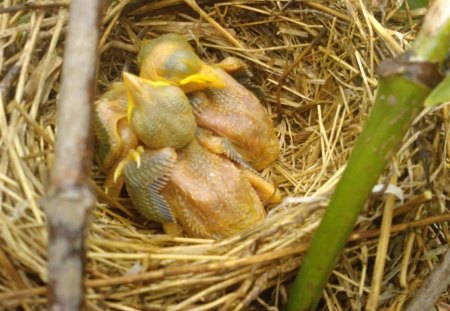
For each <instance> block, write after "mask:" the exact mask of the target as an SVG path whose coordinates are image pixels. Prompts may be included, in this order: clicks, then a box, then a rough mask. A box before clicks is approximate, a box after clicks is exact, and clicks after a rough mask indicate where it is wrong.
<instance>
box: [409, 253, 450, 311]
mask: <svg viewBox="0 0 450 311" xmlns="http://www.w3.org/2000/svg"><path fill="white" fill-rule="evenodd" d="M449 283H450V248H448V249H447V251H446V252H445V254H444V257H443V258H442V261H441V263H440V264H439V266H437V267H436V268H435V269H434V270H433V272H431V273H430V274H429V275H428V276H427V278H426V280H425V282H424V283H423V285H422V286H421V287H420V289H419V290H418V291H417V293H416V295H415V296H414V298H413V300H412V301H411V302H410V304H409V305H408V307H407V308H406V311H421V310H432V309H433V306H434V305H435V304H436V302H437V300H438V299H439V296H440V295H441V294H442V293H443V292H444V291H445V290H446V289H447V286H448V284H449Z"/></svg>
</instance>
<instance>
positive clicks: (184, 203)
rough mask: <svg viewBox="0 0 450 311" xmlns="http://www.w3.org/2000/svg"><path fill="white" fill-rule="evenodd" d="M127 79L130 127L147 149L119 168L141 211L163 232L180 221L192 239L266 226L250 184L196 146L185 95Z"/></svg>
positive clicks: (224, 162)
mask: <svg viewBox="0 0 450 311" xmlns="http://www.w3.org/2000/svg"><path fill="white" fill-rule="evenodd" d="M124 80H125V87H126V89H127V92H128V97H129V99H128V105H129V106H128V120H129V122H130V127H131V128H132V129H133V131H134V132H135V133H136V136H137V137H138V138H139V140H140V141H142V143H143V144H144V145H145V148H142V147H141V148H138V149H137V150H134V151H131V152H130V156H128V157H127V158H126V159H125V160H124V161H122V162H121V165H120V170H122V169H123V172H124V180H125V184H126V186H127V189H128V192H129V194H130V197H131V200H132V201H133V204H134V205H135V206H136V207H137V208H138V210H140V211H141V213H142V214H143V215H144V216H146V217H147V218H149V219H152V220H156V221H160V222H163V223H166V225H165V227H171V228H173V225H170V224H171V223H172V224H173V223H174V222H176V223H177V224H178V225H180V226H181V227H182V228H183V230H184V231H185V232H186V233H187V234H188V235H189V236H193V237H203V238H223V237H226V236H230V235H233V234H235V233H237V232H239V231H241V230H243V229H245V228H249V227H251V226H254V225H256V224H257V223H259V222H260V221H262V219H263V218H264V216H265V210H264V207H263V204H262V203H261V201H260V200H259V198H258V196H257V194H256V192H255V190H254V189H253V188H252V185H251V184H250V182H249V180H248V179H247V178H246V177H245V176H244V175H243V174H242V173H241V171H240V170H239V169H238V168H237V167H236V166H235V165H233V164H232V163H231V162H230V161H229V160H227V159H226V158H222V157H220V156H218V155H215V154H213V153H210V152H209V151H207V150H205V149H204V148H203V147H202V146H201V145H200V144H199V143H198V141H197V139H196V138H195V127H196V123H195V119H194V115H193V113H192V110H191V106H190V104H189V101H188V99H187V97H186V95H185V94H184V93H183V92H182V91H181V90H180V89H179V88H177V87H175V86H170V85H167V84H166V83H165V82H157V83H155V82H151V81H148V80H145V79H142V78H139V77H136V76H133V75H131V74H125V75H124ZM160 83H162V84H160ZM192 124H193V125H192ZM191 127H193V129H192V128H191ZM136 153H138V154H139V161H136V157H135V156H133V154H136Z"/></svg>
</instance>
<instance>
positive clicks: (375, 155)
mask: <svg viewBox="0 0 450 311" xmlns="http://www.w3.org/2000/svg"><path fill="white" fill-rule="evenodd" d="M434 5H435V6H434V7H432V8H431V9H430V11H429V15H433V14H437V13H441V12H442V10H444V11H445V10H449V9H448V7H450V1H449V0H438V1H435V3H434ZM448 15H450V14H448ZM445 16H446V15H445V14H444V17H445ZM440 17H442V15H441V16H440ZM433 19H435V20H433ZM436 20H439V18H433V16H431V17H430V16H427V20H426V22H425V24H424V26H423V29H422V33H421V35H419V40H418V42H416V44H415V45H414V46H413V51H412V52H413V54H415V55H418V56H419V57H418V58H419V59H414V58H412V59H408V61H409V62H411V63H414V64H415V65H417V67H415V68H413V67H408V68H407V72H405V71H404V70H403V68H404V66H403V65H405V64H407V63H401V58H399V61H400V63H398V64H397V66H393V67H394V68H393V70H392V71H391V72H389V73H387V74H385V75H384V76H382V77H381V78H380V81H379V88H378V93H377V97H376V99H375V103H374V106H373V109H372V112H371V114H370V116H369V118H368V120H367V122H366V124H365V126H364V129H363V131H362V133H361V135H360V137H359V138H358V141H357V142H356V145H355V147H354V150H353V152H352V155H351V157H350V159H349V161H348V165H347V167H346V169H345V171H344V173H343V175H342V178H341V180H340V181H339V183H338V186H337V188H336V191H335V193H334V194H333V196H332V198H331V201H330V204H329V206H328V208H327V211H326V213H325V215H324V217H323V219H322V222H321V224H320V226H319V228H318V229H317V232H316V233H315V235H314V237H313V240H312V242H311V246H310V248H309V250H308V252H307V254H306V256H305V258H304V261H303V264H302V266H301V268H300V271H299V273H298V275H297V278H296V280H295V282H294V285H293V288H292V289H291V292H290V296H289V300H288V303H287V311H304V310H314V309H315V308H316V307H317V304H318V303H319V301H320V298H321V296H322V292H323V289H324V287H325V285H326V283H327V280H328V277H329V276H330V274H331V272H332V270H333V267H334V265H335V262H336V260H337V259H338V257H339V254H340V252H341V251H342V249H343V248H344V246H345V244H346V242H347V240H348V237H349V235H350V233H351V232H352V230H353V227H354V225H355V223H356V219H357V216H358V214H359V213H360V212H361V210H362V208H363V206H364V203H365V202H366V200H367V198H368V197H369V195H370V193H371V190H372V188H373V186H374V185H375V184H376V182H377V180H378V178H379V176H380V175H381V173H382V172H383V170H384V168H385V167H386V165H387V164H388V162H389V161H390V159H391V157H392V155H393V153H394V152H395V151H396V150H397V148H398V147H399V145H400V143H401V141H402V139H403V137H404V135H405V134H406V132H407V131H408V129H409V128H410V126H411V123H412V122H413V120H414V118H415V117H416V116H417V115H418V114H419V112H420V111H421V110H422V107H423V102H424V100H425V99H426V97H427V96H428V94H429V93H430V91H431V89H430V88H429V87H427V86H425V84H427V82H428V81H427V80H428V79H433V78H435V76H434V75H433V74H432V73H430V72H426V70H423V69H427V68H430V67H427V65H429V64H428V62H429V61H433V62H442V61H443V57H444V56H445V53H443V51H447V48H448V43H449V39H450V35H449V31H448V30H449V27H450V18H444V19H442V18H441V19H440V20H439V23H441V24H440V25H441V27H436V26H439V25H436V24H435V22H436ZM427 22H428V24H427ZM425 37H426V38H427V39H426V40H425V39H423V38H425ZM429 46H431V47H432V48H428V47H429ZM392 64H394V65H395V63H394V62H392ZM402 66H403V67H402ZM407 66H408V65H406V67H407ZM388 70H390V68H388ZM408 70H409V71H408ZM421 70H422V71H421ZM416 71H418V72H417V73H418V75H417V76H415V75H414V74H415V73H416ZM424 72H426V73H425V76H421V75H422V74H423V73H424ZM411 73H412V75H411Z"/></svg>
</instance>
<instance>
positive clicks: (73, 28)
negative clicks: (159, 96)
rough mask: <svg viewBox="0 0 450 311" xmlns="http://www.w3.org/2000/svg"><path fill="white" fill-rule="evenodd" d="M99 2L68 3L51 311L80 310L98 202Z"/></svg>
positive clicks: (53, 188) (49, 210) (51, 210)
mask: <svg viewBox="0 0 450 311" xmlns="http://www.w3.org/2000/svg"><path fill="white" fill-rule="evenodd" d="M101 4H102V1H101V0H73V1H72V2H71V5H70V17H69V28H68V34H67V41H66V46H65V54H64V66H63V76H62V87H61V94H60V100H59V106H58V121H57V126H58V136H57V142H56V158H55V163H54V167H53V171H52V176H51V184H50V188H49V191H48V198H47V200H46V201H45V205H46V214H47V219H48V226H49V246H48V260H49V287H48V294H49V308H50V309H51V310H80V309H81V307H82V305H83V290H84V286H83V272H84V264H85V245H84V244H85V235H86V231H87V224H88V220H89V215H90V211H91V209H92V205H93V203H94V195H93V192H92V189H91V188H90V187H89V185H88V177H89V171H90V166H91V162H92V131H91V113H92V111H91V108H92V102H93V100H94V92H95V78H96V61H97V46H98V40H99V22H100V13H101V11H102V6H101Z"/></svg>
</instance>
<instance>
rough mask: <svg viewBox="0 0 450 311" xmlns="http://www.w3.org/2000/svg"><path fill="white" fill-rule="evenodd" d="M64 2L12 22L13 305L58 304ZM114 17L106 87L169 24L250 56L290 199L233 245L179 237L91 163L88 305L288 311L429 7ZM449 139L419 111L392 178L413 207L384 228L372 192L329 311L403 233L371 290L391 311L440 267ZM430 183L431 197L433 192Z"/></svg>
mask: <svg viewBox="0 0 450 311" xmlns="http://www.w3.org/2000/svg"><path fill="white" fill-rule="evenodd" d="M9 2H10V1H5V2H4V6H5V7H6V6H7V4H8V3H9ZM66 7H67V3H60V4H58V3H57V4H55V5H54V6H52V7H47V8H46V9H45V10H28V8H27V7H26V6H22V7H21V6H20V5H18V6H16V7H15V9H11V12H10V13H9V14H3V15H1V23H0V27H1V28H0V29H1V31H0V41H1V44H0V68H1V77H2V78H1V79H2V80H1V84H0V89H1V96H2V103H3V105H2V109H0V133H1V136H0V140H1V146H2V148H1V152H2V154H1V159H0V206H1V207H0V230H1V235H0V266H1V267H2V269H0V306H3V307H5V308H11V309H15V308H16V307H19V306H20V307H21V308H22V309H24V310H41V309H45V308H46V298H45V284H46V280H47V276H46V258H47V253H46V240H47V233H46V227H45V217H44V213H43V211H42V209H41V207H40V199H41V197H42V196H43V195H44V194H45V185H46V179H47V176H48V171H49V168H50V167H51V162H52V157H53V148H54V142H55V130H56V129H55V108H56V102H57V97H58V92H59V88H60V84H59V79H60V69H61V63H62V49H63V42H64V39H65V29H66V24H67V18H68V14H67V12H66ZM105 12H106V13H105V15H104V18H103V21H102V27H103V30H104V32H103V36H102V38H101V42H100V65H99V75H98V92H99V93H101V92H103V91H104V90H105V89H106V88H107V87H108V85H109V84H110V83H111V82H113V81H117V80H119V79H120V78H121V72H122V71H124V70H126V71H131V72H136V63H135V58H136V52H137V49H138V47H139V44H140V41H141V40H142V39H144V38H153V37H155V36H158V35H160V34H164V33H169V32H174V33H180V34H182V35H184V36H185V37H186V38H188V39H190V42H191V44H192V45H193V46H194V47H195V48H196V50H197V52H198V54H199V55H201V57H202V58H203V59H205V60H208V61H209V62H217V61H220V60H221V59H223V58H224V57H226V56H228V55H231V56H236V57H238V58H241V59H243V60H245V61H246V62H247V63H248V65H249V66H250V68H251V70H252V72H253V73H254V77H253V79H254V83H256V84H257V85H260V86H262V89H263V92H264V96H263V99H264V100H263V103H264V105H265V106H266V107H267V111H268V113H269V114H270V116H271V117H272V118H273V120H274V122H275V125H276V129H277V134H278V137H279V141H280V146H281V149H282V152H281V154H280V156H279V158H278V160H277V161H276V163H275V164H274V165H273V166H272V167H271V168H270V169H267V170H265V171H264V172H263V175H264V176H266V177H267V178H268V179H270V180H272V181H274V182H275V183H276V184H278V185H279V187H280V188H281V189H282V190H283V192H284V194H285V196H286V197H287V199H286V200H285V201H284V202H283V203H282V204H281V205H279V206H276V207H271V208H270V209H269V215H268V217H267V219H266V220H265V221H264V222H263V223H262V224H261V225H259V226H258V227H256V228H253V229H251V230H249V231H247V232H243V233H241V234H239V235H237V236H234V237H231V238H228V239H225V240H222V241H213V240H204V239H192V238H186V237H173V236H168V235H164V234H163V232H162V230H161V228H160V226H159V225H158V224H154V223H150V222H146V221H145V220H144V219H143V218H141V217H140V216H139V215H138V214H137V212H136V211H135V210H134V208H133V207H132V206H131V204H130V201H129V200H128V199H118V200H117V199H113V198H109V197H108V196H106V195H105V194H104V193H103V192H102V189H101V184H102V181H103V179H104V175H103V174H102V173H101V172H100V171H99V169H98V168H97V167H96V166H94V168H93V175H92V176H93V183H92V184H93V186H94V187H95V190H96V194H97V197H98V203H97V204H96V208H95V211H94V215H93V223H92V225H91V229H90V234H89V250H88V254H87V258H88V261H87V274H86V280H87V281H86V285H87V307H88V308H89V309H90V310H172V311H175V310H278V308H281V306H282V305H283V304H284V303H285V301H286V297H287V292H288V289H289V282H290V281H291V280H292V278H293V276H294V274H295V272H296V270H297V268H298V267H299V265H300V263H301V258H302V255H303V254H304V252H305V251H306V249H307V247H308V242H309V240H310V238H311V235H312V232H313V231H314V229H315V228H316V226H317V225H318V222H319V220H320V216H321V215H322V213H323V208H324V207H325V206H326V202H327V199H328V198H329V196H330V194H331V193H332V190H333V187H334V186H335V184H336V182H337V180H338V179H339V176H340V174H341V172H342V169H343V167H344V165H345V163H346V160H347V159H348V156H349V153H350V151H351V149H352V147H353V145H354V142H355V139H356V137H357V136H358V134H359V132H360V130H361V127H362V124H363V122H364V120H365V118H366V116H367V113H368V111H369V110H370V106H371V102H372V99H373V98H374V93H375V89H376V86H377V76H376V73H375V68H376V66H377V64H378V63H380V61H381V60H383V59H385V58H387V57H391V56H393V55H395V54H397V53H399V52H401V51H403V49H405V48H406V47H407V46H408V44H409V43H410V42H411V40H413V39H414V35H415V33H416V31H417V28H418V26H419V20H420V17H421V16H422V15H423V14H424V11H423V10H409V9H404V8H403V7H399V6H397V4H395V3H393V4H389V5H386V6H381V4H378V3H377V2H376V1H373V3H370V4H369V3H366V4H363V2H362V1H361V0H360V1H352V0H341V1H326V0H323V1H261V0H254V1H229V2H216V3H214V2H212V1H199V2H198V5H197V4H196V3H195V2H194V1H193V0H186V1H184V2H183V1H179V0H162V1H152V2H150V3H149V4H146V3H145V2H144V1H137V2H133V3H131V1H127V0H125V1H109V2H108V3H107V5H106V7H105ZM374 16H375V17H374ZM322 30H323V31H322ZM316 37H318V39H317V40H316V41H314V38H316ZM313 41H314V42H313ZM292 64H294V65H292ZM278 117H280V119H279V120H278ZM448 132H449V121H448V108H447V107H445V106H444V107H443V108H440V109H434V110H433V111H427V113H426V114H423V115H422V116H421V117H420V118H418V119H417V120H416V122H415V125H414V127H413V129H412V130H411V131H410V133H409V134H408V137H407V138H406V139H405V141H404V144H403V146H402V148H401V150H400V151H399V153H398V154H397V155H396V157H395V159H394V160H393V161H392V164H391V165H390V167H389V169H388V170H387V171H386V173H385V175H384V176H383V177H382V178H381V180H380V184H387V183H388V182H391V183H394V184H396V186H397V187H398V188H399V189H401V191H402V192H403V196H404V202H402V201H397V206H398V207H396V209H395V211H394V216H395V218H394V223H396V224H397V225H394V227H393V230H392V233H389V232H380V230H379V229H378V228H379V225H380V215H381V213H382V211H383V206H384V204H385V196H381V195H379V196H374V197H373V198H372V199H371V201H370V203H369V204H368V206H367V208H366V209H365V213H364V215H363V216H361V217H360V219H359V222H358V226H357V228H356V231H357V232H356V233H355V234H353V235H352V237H351V241H352V242H351V243H350V244H349V245H348V247H347V248H346V250H345V252H344V253H343V254H342V256H341V258H340V261H339V263H338V265H337V266H336V270H335V271H334V272H333V276H332V278H331V279H330V281H329V284H328V286H327V288H326V290H325V292H324V299H323V301H322V307H321V308H322V309H324V310H325V309H328V310H360V309H362V307H363V306H364V305H365V304H366V302H367V299H368V297H369V293H370V292H371V289H370V288H371V282H372V273H373V271H374V269H377V267H374V259H375V256H376V251H377V243H379V242H380V241H387V240H389V239H390V247H389V251H388V256H387V260H386V261H385V271H384V277H383V279H382V282H380V281H376V282H374V285H373V286H374V287H373V288H380V289H381V297H380V304H381V306H383V307H386V308H392V309H393V310H398V309H401V308H402V306H403V304H404V303H405V302H406V300H407V299H408V298H409V297H410V294H411V292H412V291H413V290H414V289H415V288H417V286H418V285H419V284H420V283H421V281H422V279H423V278H424V276H425V275H426V274H427V273H428V272H429V271H430V269H431V268H432V267H433V266H434V265H435V258H436V256H437V255H439V254H440V253H442V252H443V246H444V245H445V244H446V241H448V240H449V239H450V235H449V233H448V229H447V227H446V226H445V225H442V226H441V225H440V223H443V222H445V221H448V220H449V217H448V215H447V214H443V213H444V212H445V209H446V208H445V206H446V203H447V202H448V190H449V189H448V183H447V182H446V180H445V176H446V174H447V169H448V158H447V152H448V151H450V150H448V148H449V144H448V143H446V142H447V140H448ZM361 173H364V172H361ZM392 176H396V177H397V178H391V177H392ZM396 179H397V181H396ZM94 181H95V182H94ZM426 189H431V190H432V199H431V200H430V198H429V195H430V192H426V191H425V190H426ZM425 202H427V203H425ZM412 228H416V229H414V230H410V231H409V232H406V231H405V229H412ZM49 256H51V254H49ZM443 298H445V297H443Z"/></svg>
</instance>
